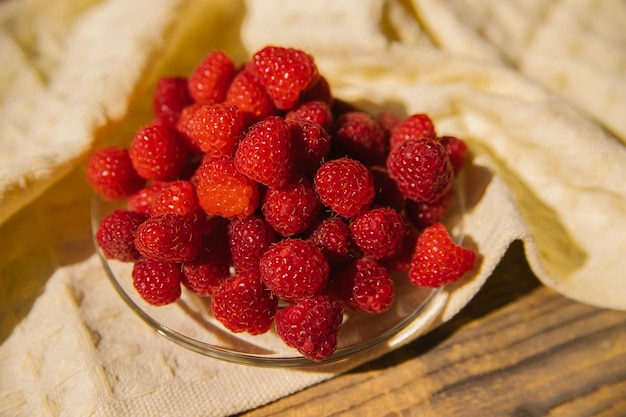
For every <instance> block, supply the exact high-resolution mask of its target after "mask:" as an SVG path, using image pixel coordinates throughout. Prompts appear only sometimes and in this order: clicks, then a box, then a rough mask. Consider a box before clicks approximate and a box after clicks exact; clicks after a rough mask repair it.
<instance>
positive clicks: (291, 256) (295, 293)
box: [259, 239, 329, 302]
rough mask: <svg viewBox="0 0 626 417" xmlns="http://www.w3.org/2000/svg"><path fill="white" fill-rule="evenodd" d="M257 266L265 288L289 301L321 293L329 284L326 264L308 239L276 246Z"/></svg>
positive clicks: (276, 244) (265, 254) (286, 240)
mask: <svg viewBox="0 0 626 417" xmlns="http://www.w3.org/2000/svg"><path fill="white" fill-rule="evenodd" d="M259 266H260V271H261V279H262V280H263V282H264V283H265V285H267V287H268V288H269V289H270V290H271V291H272V292H273V293H274V294H275V295H276V296H278V297H280V298H282V299H283V300H285V301H289V302H294V301H298V300H302V299H304V298H309V297H312V296H314V295H316V294H319V293H321V292H322V291H323V290H324V288H325V287H326V283H327V281H328V273H329V266H328V261H327V260H326V258H325V257H324V255H323V254H322V252H321V251H320V250H319V249H318V248H317V246H315V244H313V242H309V241H308V240H301V239H285V240H281V241H280V242H278V243H275V244H274V245H272V246H271V247H270V248H269V249H268V250H267V251H266V252H265V253H264V254H263V256H262V257H261V262H260V263H259Z"/></svg>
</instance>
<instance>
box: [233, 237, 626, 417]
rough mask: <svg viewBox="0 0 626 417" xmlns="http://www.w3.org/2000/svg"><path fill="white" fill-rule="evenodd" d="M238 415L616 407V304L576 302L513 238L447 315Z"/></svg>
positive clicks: (623, 411) (623, 398)
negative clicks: (348, 367)
mask: <svg viewBox="0 0 626 417" xmlns="http://www.w3.org/2000/svg"><path fill="white" fill-rule="evenodd" d="M625 279H626V277H625ZM624 296H625V297H626V294H625V295H624ZM243 415H244V416H246V417H261V416H292V415H293V416H299V417H306V416H311V417H327V416H375V417H391V416H428V417H430V416H433V417H434V416H437V417H440V416H446V417H452V416H481V417H482V416H512V417H530V416H546V415H549V416H598V417H600V416H601V417H609V416H620V417H623V416H626V312H619V311H609V310H603V309H599V308H594V307H591V306H588V305H585V304H580V303H577V302H575V301H572V300H569V299H567V298H565V297H563V296H561V295H560V294H558V293H556V292H555V291H553V290H551V289H549V288H546V287H545V286H543V285H542V284H541V283H540V282H539V281H538V280H537V278H536V277H535V276H534V275H533V273H532V272H531V271H530V269H529V267H528V264H527V263H526V260H525V258H524V253H523V247H522V245H521V244H519V243H515V244H513V245H512V247H511V248H510V249H509V251H508V253H507V254H506V256H505V258H504V259H503V260H502V262H501V264H500V266H499V267H498V268H497V270H496V271H495V273H494V274H493V276H492V277H491V278H490V279H489V280H488V281H487V284H486V285H485V286H484V287H483V288H482V289H481V291H480V292H479V293H478V295H477V296H476V297H475V298H474V299H473V300H472V301H471V302H470V304H468V305H467V306H466V308H465V309H464V310H462V311H461V313H460V314H459V315H457V316H456V317H455V318H454V319H452V320H451V321H450V322H448V323H446V324H445V325H443V326H442V327H440V328H438V329H436V330H435V331H433V332H431V333H429V334H427V335H425V336H424V337H422V338H420V339H418V340H416V341H414V342H413V343H411V344H409V345H408V346H405V347H404V348H401V349H399V350H397V351H394V352H392V353H390V354H387V355H386V356H384V357H382V358H379V359H378V360H375V361H373V362H370V363H367V364H365V365H363V366H361V367H359V368H357V369H354V370H352V371H350V372H348V373H346V374H344V375H341V376H338V377H336V378H334V379H331V380H329V381H327V382H324V383H322V384H319V385H316V386H313V387H311V388H308V389H306V390H304V391H301V392H299V393H296V394H294V395H292V396H289V397H286V398H283V399H281V400H279V401H276V402H274V403H272V404H269V405H267V406H265V407H262V408H259V409H256V410H253V411H250V412H248V413H246V414H243Z"/></svg>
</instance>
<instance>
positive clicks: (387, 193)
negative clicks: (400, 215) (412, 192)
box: [370, 165, 406, 212]
mask: <svg viewBox="0 0 626 417" xmlns="http://www.w3.org/2000/svg"><path fill="white" fill-rule="evenodd" d="M370 171H371V173H372V177H373V178H374V188H375V189H376V197H374V202H373V204H372V205H374V206H381V207H391V208H393V209H395V210H397V211H399V212H402V211H403V210H404V208H405V206H406V198H405V197H404V194H402V193H401V192H400V190H399V189H398V184H396V182H395V181H394V180H393V179H392V178H391V177H390V176H389V172H387V168H385V167H384V166H380V165H376V166H373V167H370Z"/></svg>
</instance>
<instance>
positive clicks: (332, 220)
mask: <svg viewBox="0 0 626 417" xmlns="http://www.w3.org/2000/svg"><path fill="white" fill-rule="evenodd" d="M309 240H310V241H311V242H313V243H315V245H316V246H317V247H318V248H320V250H321V251H322V253H323V254H324V256H325V257H326V259H328V262H330V263H331V264H333V265H334V264H340V263H344V262H348V261H350V260H351V259H352V256H353V252H354V249H353V242H352V239H351V236H350V228H349V227H348V223H346V221H345V220H344V219H342V218H341V217H336V216H332V217H328V218H326V219H324V220H322V221H321V222H319V223H318V224H317V225H316V226H315V228H314V229H313V230H312V231H311V235H310V237H309Z"/></svg>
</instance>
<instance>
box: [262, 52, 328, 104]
mask: <svg viewBox="0 0 626 417" xmlns="http://www.w3.org/2000/svg"><path fill="white" fill-rule="evenodd" d="M251 65H252V68H253V69H254V71H255V74H256V76H257V77H258V79H259V81H260V82H261V84H263V86H264V87H265V89H266V91H267V93H268V94H269V95H270V97H272V100H273V101H274V104H275V105H276V107H277V108H278V109H280V110H288V109H290V108H292V107H293V106H294V105H295V104H296V103H297V102H298V99H299V98H300V93H301V92H302V91H304V90H306V89H307V87H309V86H310V85H312V83H313V82H315V81H317V78H318V77H319V73H318V71H317V67H316V65H315V61H314V59H313V57H312V56H311V55H309V54H307V53H306V52H304V51H302V50H299V49H294V48H282V47H278V46H266V47H265V48H263V49H261V50H259V51H258V52H256V53H255V54H254V56H253V58H252V62H251Z"/></svg>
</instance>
